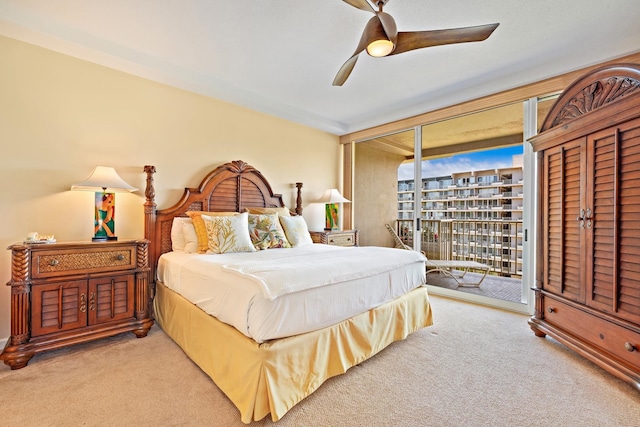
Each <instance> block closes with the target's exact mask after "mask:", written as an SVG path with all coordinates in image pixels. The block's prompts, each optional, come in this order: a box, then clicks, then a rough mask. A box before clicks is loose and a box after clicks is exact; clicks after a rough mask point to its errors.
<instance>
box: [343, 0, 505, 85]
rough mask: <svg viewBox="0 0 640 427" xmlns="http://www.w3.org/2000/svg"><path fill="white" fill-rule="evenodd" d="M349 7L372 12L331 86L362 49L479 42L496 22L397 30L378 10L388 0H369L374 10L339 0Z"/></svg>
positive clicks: (391, 51)
mask: <svg viewBox="0 0 640 427" xmlns="http://www.w3.org/2000/svg"><path fill="white" fill-rule="evenodd" d="M343 1H344V2H345V3H348V4H350V5H351V6H353V7H355V8H358V9H361V10H364V11H367V12H373V14H374V15H375V16H373V17H372V18H371V19H370V20H369V22H367V25H366V26H365V27H364V32H363V33H362V37H361V38H360V42H359V43H358V47H357V48H356V50H355V52H354V53H353V55H351V58H349V59H348V60H347V62H345V63H344V64H343V65H342V67H340V70H338V74H337V75H336V77H335V79H333V85H334V86H342V85H343V84H344V82H345V81H346V80H347V78H348V77H349V74H351V71H352V70H353V67H354V66H355V65H356V61H357V60H358V55H360V53H362V51H364V50H366V51H367V53H368V54H369V55H371V56H373V57H376V58H379V57H383V56H390V55H397V54H399V53H403V52H408V51H410V50H414V49H422V48H424V47H431V46H440V45H445V44H453V43H466V42H479V41H482V40H485V39H487V38H488V37H489V36H490V35H491V33H493V30H495V29H496V28H497V27H498V25H500V24H487V25H478V26H475V27H463V28H452V29H448V30H431V31H409V32H402V31H400V32H399V31H398V28H397V27H396V22H395V21H394V19H393V18H392V17H391V15H389V14H388V13H385V12H383V11H382V8H383V7H384V5H386V4H387V3H388V2H389V0H372V1H373V2H375V4H376V5H377V6H378V10H377V11H376V10H375V9H374V8H373V6H372V5H371V3H369V2H368V1H367V0H343Z"/></svg>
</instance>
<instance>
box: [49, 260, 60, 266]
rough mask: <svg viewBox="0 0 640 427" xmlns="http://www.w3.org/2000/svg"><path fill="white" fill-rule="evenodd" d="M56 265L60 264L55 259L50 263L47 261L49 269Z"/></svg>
mask: <svg viewBox="0 0 640 427" xmlns="http://www.w3.org/2000/svg"><path fill="white" fill-rule="evenodd" d="M58 264H60V261H58V260H57V259H52V260H51V261H49V265H50V266H51V267H55V266H56V265H58Z"/></svg>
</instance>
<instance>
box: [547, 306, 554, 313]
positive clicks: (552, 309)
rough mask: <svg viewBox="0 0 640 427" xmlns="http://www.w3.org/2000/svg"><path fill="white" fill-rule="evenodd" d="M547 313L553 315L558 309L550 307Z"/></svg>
mask: <svg viewBox="0 0 640 427" xmlns="http://www.w3.org/2000/svg"><path fill="white" fill-rule="evenodd" d="M547 311H548V312H549V313H553V312H555V311H556V309H555V308H553V307H549V308H547Z"/></svg>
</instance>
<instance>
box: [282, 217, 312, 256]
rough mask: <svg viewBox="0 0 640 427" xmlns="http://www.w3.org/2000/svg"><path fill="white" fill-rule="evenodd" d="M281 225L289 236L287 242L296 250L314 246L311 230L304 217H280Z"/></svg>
mask: <svg viewBox="0 0 640 427" xmlns="http://www.w3.org/2000/svg"><path fill="white" fill-rule="evenodd" d="M280 223H281V224H282V228H284V232H285V234H286V235H287V240H289V243H290V244H291V246H293V247H294V248H295V247H296V246H304V245H312V244H313V240H311V234H309V228H308V227H307V223H306V222H305V220H304V218H303V217H302V216H282V217H280Z"/></svg>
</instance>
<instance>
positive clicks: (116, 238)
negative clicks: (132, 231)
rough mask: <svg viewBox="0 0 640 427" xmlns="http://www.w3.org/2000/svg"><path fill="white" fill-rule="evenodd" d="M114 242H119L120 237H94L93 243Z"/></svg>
mask: <svg viewBox="0 0 640 427" xmlns="http://www.w3.org/2000/svg"><path fill="white" fill-rule="evenodd" d="M114 240H118V237H116V236H98V237H92V238H91V241H92V242H106V241H109V242H113V241H114Z"/></svg>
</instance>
